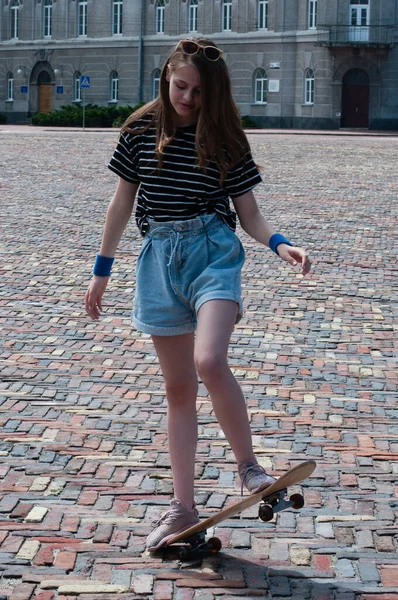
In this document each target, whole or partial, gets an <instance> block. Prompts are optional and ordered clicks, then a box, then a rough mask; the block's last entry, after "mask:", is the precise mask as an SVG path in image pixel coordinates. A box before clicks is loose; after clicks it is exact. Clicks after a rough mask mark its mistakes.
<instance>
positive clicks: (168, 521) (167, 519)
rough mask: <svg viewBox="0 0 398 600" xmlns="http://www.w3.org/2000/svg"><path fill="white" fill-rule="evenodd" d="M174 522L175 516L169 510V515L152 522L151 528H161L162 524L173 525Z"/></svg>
mask: <svg viewBox="0 0 398 600" xmlns="http://www.w3.org/2000/svg"><path fill="white" fill-rule="evenodd" d="M172 522H173V515H172V512H171V511H170V510H169V511H168V512H167V513H165V514H164V515H162V516H161V517H160V519H158V520H157V521H152V523H151V526H152V527H153V528H155V527H159V526H160V525H162V523H164V524H165V525H171V524H172Z"/></svg>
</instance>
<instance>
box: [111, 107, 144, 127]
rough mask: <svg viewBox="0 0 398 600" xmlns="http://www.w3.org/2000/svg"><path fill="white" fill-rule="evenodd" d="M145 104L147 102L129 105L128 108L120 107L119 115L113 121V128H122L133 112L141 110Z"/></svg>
mask: <svg viewBox="0 0 398 600" xmlns="http://www.w3.org/2000/svg"><path fill="white" fill-rule="evenodd" d="M144 104H145V102H141V103H139V104H136V105H135V106H130V105H129V104H128V105H127V106H120V108H119V114H118V116H117V117H116V119H115V120H114V121H113V127H121V126H122V125H123V123H124V122H125V120H126V119H128V118H129V116H130V115H131V114H132V113H133V112H135V111H136V110H138V109H139V108H141V106H144Z"/></svg>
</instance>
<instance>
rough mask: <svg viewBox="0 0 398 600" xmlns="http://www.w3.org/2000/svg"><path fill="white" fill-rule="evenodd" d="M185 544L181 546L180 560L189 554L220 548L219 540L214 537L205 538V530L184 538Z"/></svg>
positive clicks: (204, 552)
mask: <svg viewBox="0 0 398 600" xmlns="http://www.w3.org/2000/svg"><path fill="white" fill-rule="evenodd" d="M185 543H186V545H184V546H181V548H180V549H179V555H180V559H181V560H186V559H188V558H189V557H190V556H194V555H201V554H208V553H209V552H212V553H216V552H219V551H220V550H221V548H222V543H221V540H219V539H218V538H216V537H213V538H209V539H208V540H206V531H203V532H201V533H199V534H198V535H194V536H193V537H191V538H189V539H187V540H185Z"/></svg>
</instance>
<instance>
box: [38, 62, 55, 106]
mask: <svg viewBox="0 0 398 600" xmlns="http://www.w3.org/2000/svg"><path fill="white" fill-rule="evenodd" d="M37 85H38V88H39V106H38V108H39V112H41V113H50V112H51V97H52V84H51V77H50V75H49V74H48V72H47V71H41V73H39V76H38V78H37Z"/></svg>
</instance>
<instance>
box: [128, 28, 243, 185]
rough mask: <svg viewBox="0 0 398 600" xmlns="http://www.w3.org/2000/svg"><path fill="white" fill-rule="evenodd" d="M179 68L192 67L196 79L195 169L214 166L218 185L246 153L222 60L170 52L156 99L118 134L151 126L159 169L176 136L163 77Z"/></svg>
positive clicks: (201, 40)
mask: <svg viewBox="0 0 398 600" xmlns="http://www.w3.org/2000/svg"><path fill="white" fill-rule="evenodd" d="M191 39H194V40H195V41H196V42H198V43H199V44H201V45H206V46H214V47H217V46H216V44H214V42H212V41H211V40H208V39H206V38H191ZM183 65H191V66H193V67H195V68H196V69H197V70H198V72H199V76H200V100H201V108H200V111H199V116H198V123H197V130H196V151H197V155H198V163H197V166H198V167H199V168H202V169H204V170H205V169H206V165H207V164H208V162H209V161H212V162H215V163H216V164H217V166H218V168H219V170H220V182H221V184H222V183H223V181H224V180H225V178H226V175H227V172H228V170H230V169H232V168H234V166H236V165H237V164H238V163H239V162H241V161H242V158H244V156H245V154H246V152H247V151H248V150H249V149H250V147H249V143H248V141H247V138H246V135H245V133H244V131H243V128H242V125H241V119H240V114H239V110H238V108H237V106H236V104H235V102H234V100H233V97H232V89H231V88H232V86H231V79H230V75H229V72H228V67H227V65H226V63H225V61H224V59H223V58H222V57H221V58H220V59H219V60H217V61H210V60H208V59H207V58H206V57H205V56H204V54H203V52H198V53H197V54H194V55H188V54H185V53H184V52H183V50H182V49H181V48H178V49H174V50H173V51H172V53H171V54H170V56H169V58H168V59H167V61H166V63H165V65H164V67H163V69H162V73H161V76H160V89H159V96H158V98H156V99H155V100H153V101H152V102H149V103H148V104H145V106H143V107H141V108H140V109H138V110H137V111H135V112H134V113H133V114H132V115H130V116H129V117H128V119H127V120H126V122H125V123H124V124H123V127H122V131H125V132H129V133H132V134H138V133H143V132H144V131H146V130H147V129H149V128H150V127H151V126H153V125H155V127H156V156H157V158H158V169H161V168H162V164H163V152H164V149H165V147H166V146H167V145H168V144H169V143H170V142H171V141H172V140H173V138H174V137H175V135H176V132H177V127H176V125H175V121H174V116H175V111H174V108H173V106H172V104H171V102H170V97H169V86H170V84H169V82H168V81H167V73H168V72H170V73H174V72H175V71H176V70H177V69H178V68H179V67H181V66H183ZM148 117H149V118H150V122H149V123H148V124H147V125H146V126H145V127H144V128H142V129H137V128H134V124H135V123H136V122H137V121H138V120H140V119H142V118H145V119H148Z"/></svg>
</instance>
